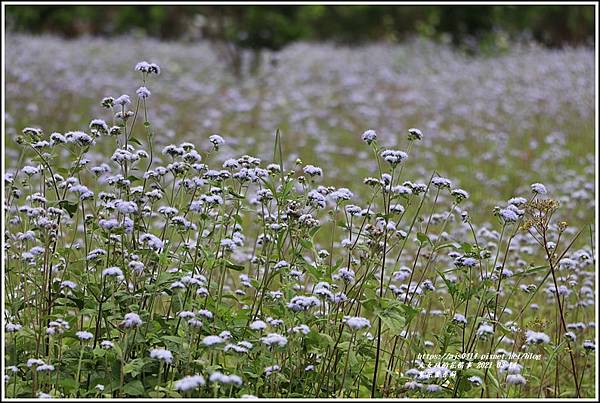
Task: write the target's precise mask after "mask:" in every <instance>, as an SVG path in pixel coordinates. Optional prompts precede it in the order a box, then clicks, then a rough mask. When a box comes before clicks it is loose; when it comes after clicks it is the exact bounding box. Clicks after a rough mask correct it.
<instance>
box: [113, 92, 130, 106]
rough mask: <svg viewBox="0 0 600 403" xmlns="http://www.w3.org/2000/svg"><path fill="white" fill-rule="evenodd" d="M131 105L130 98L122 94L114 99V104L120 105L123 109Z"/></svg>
mask: <svg viewBox="0 0 600 403" xmlns="http://www.w3.org/2000/svg"><path fill="white" fill-rule="evenodd" d="M130 103H131V98H129V95H126V94H123V95H121V96H120V97H118V98H117V99H115V104H116V105H120V106H122V107H125V106H127V105H129V104H130Z"/></svg>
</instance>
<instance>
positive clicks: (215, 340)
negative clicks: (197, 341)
mask: <svg viewBox="0 0 600 403" xmlns="http://www.w3.org/2000/svg"><path fill="white" fill-rule="evenodd" d="M224 341H225V340H223V338H222V337H220V336H206V337H204V338H203V339H202V344H204V345H205V346H207V347H212V346H215V345H217V344H221V343H223V342H224Z"/></svg>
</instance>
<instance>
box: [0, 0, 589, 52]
mask: <svg viewBox="0 0 600 403" xmlns="http://www.w3.org/2000/svg"><path fill="white" fill-rule="evenodd" d="M594 22H595V21H594V7H593V6H592V5H589V6H581V5H579V6H566V5H539V6H538V5H533V6H532V5H528V6H514V5H512V6H510V5H509V6H506V5H504V6H500V5H472V6H471V5H463V6H414V5H410V6H408V5H407V6H404V5H401V6H398V5H396V6H392V5H390V6H385V5H384V6H373V5H351V6H348V5H346V6H332V5H290V6H255V5H254V6H246V5H244V6H232V5H193V6H165V5H144V6H136V5H121V6H118V5H106V6H92V5H73V6H66V5H63V6H51V5H49V6H46V5H34V6H32V5H7V6H6V23H7V26H8V27H9V29H12V30H16V31H25V32H31V33H54V34H59V35H63V36H66V37H76V36H80V35H86V34H87V35H104V36H106V35H119V34H127V33H132V31H133V32H137V33H142V34H146V35H148V36H153V37H158V38H163V39H194V38H198V37H205V38H210V39H214V40H217V41H225V42H227V43H229V44H230V45H232V46H237V47H242V48H250V49H261V48H268V49H279V48H281V47H283V46H284V45H286V44H287V43H289V42H292V41H297V40H307V41H320V40H332V41H338V42H342V43H348V44H354V43H360V42H365V41H370V40H387V41H398V40H401V39H403V38H405V37H407V36H414V35H415V34H418V35H422V36H427V37H431V38H439V37H441V36H442V35H445V36H446V37H448V36H449V37H450V38H451V40H452V41H453V42H454V43H455V44H461V43H464V41H465V40H469V41H473V40H475V41H477V42H482V41H483V42H485V41H486V40H488V41H489V40H490V38H494V37H495V36H496V35H497V34H498V33H502V35H508V37H512V38H520V37H523V36H525V37H527V38H531V39H535V40H536V41H538V42H540V43H542V44H545V45H547V46H562V45H565V44H570V45H573V44H583V43H591V40H592V39H593V35H594Z"/></svg>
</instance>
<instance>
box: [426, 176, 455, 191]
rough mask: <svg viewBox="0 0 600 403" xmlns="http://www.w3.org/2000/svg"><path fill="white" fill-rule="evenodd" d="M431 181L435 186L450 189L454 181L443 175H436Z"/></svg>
mask: <svg viewBox="0 0 600 403" xmlns="http://www.w3.org/2000/svg"><path fill="white" fill-rule="evenodd" d="M431 183H432V184H433V186H435V187H437V188H439V189H444V188H446V189H450V187H451V186H452V181H451V180H450V179H447V178H442V177H441V176H436V177H435V178H433V179H432V180H431Z"/></svg>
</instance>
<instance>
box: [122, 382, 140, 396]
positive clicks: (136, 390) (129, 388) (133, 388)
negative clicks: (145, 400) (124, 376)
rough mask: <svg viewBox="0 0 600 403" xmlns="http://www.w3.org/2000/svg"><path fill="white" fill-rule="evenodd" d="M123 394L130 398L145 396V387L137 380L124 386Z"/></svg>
mask: <svg viewBox="0 0 600 403" xmlns="http://www.w3.org/2000/svg"><path fill="white" fill-rule="evenodd" d="M123 392H125V394H127V395H130V396H142V395H143V394H144V385H143V384H142V382H141V381H139V380H137V379H136V380H134V381H131V382H129V383H127V384H126V385H125V386H123Z"/></svg>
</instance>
